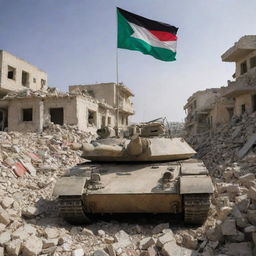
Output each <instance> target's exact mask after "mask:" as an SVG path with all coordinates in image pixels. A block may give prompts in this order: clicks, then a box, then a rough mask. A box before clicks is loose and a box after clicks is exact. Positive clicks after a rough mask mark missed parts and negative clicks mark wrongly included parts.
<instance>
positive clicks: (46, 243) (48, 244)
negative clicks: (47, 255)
mask: <svg viewBox="0 0 256 256" xmlns="http://www.w3.org/2000/svg"><path fill="white" fill-rule="evenodd" d="M42 242H43V249H46V248H49V247H53V246H56V245H57V244H58V242H59V239H58V238H55V239H43V241H42Z"/></svg>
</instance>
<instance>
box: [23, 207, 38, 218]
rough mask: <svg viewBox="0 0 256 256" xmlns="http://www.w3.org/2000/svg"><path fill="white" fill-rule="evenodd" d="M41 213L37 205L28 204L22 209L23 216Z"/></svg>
mask: <svg viewBox="0 0 256 256" xmlns="http://www.w3.org/2000/svg"><path fill="white" fill-rule="evenodd" d="M39 214H40V212H39V210H38V209H37V208H36V207H35V206H28V207H27V208H24V209H22V216H23V217H25V218H34V217H36V216H38V215H39Z"/></svg>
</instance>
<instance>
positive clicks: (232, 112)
mask: <svg viewBox="0 0 256 256" xmlns="http://www.w3.org/2000/svg"><path fill="white" fill-rule="evenodd" d="M227 111H228V115H229V120H231V118H232V117H233V115H234V108H227Z"/></svg>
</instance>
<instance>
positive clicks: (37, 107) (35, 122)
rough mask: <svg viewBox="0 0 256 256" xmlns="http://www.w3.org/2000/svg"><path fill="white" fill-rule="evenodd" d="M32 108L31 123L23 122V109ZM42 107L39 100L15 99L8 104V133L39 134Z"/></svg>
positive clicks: (41, 124) (41, 123) (41, 125)
mask: <svg viewBox="0 0 256 256" xmlns="http://www.w3.org/2000/svg"><path fill="white" fill-rule="evenodd" d="M29 108H32V111H33V119H32V121H23V114H22V112H23V109H29ZM43 111H44V106H43V102H42V101H41V99H29V100H28V99H16V100H15V101H10V102H9V107H8V131H19V132H24V131H26V132H40V131H42V129H43V118H42V117H43Z"/></svg>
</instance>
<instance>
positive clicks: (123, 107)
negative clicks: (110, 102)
mask: <svg viewBox="0 0 256 256" xmlns="http://www.w3.org/2000/svg"><path fill="white" fill-rule="evenodd" d="M119 111H122V112H126V113H128V114H130V115H134V113H135V112H134V109H133V104H132V103H130V104H127V103H124V102H120V104H119Z"/></svg>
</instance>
